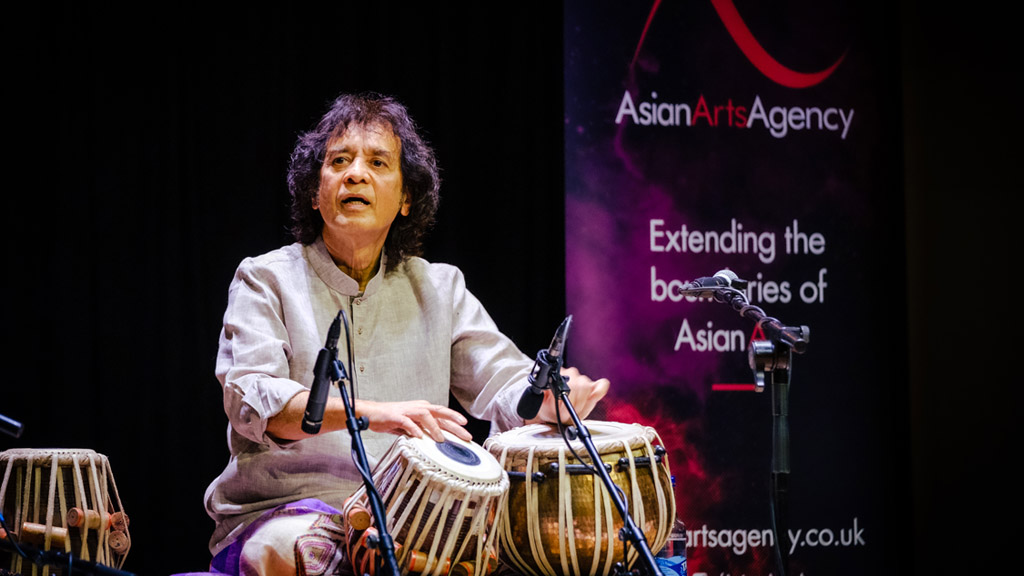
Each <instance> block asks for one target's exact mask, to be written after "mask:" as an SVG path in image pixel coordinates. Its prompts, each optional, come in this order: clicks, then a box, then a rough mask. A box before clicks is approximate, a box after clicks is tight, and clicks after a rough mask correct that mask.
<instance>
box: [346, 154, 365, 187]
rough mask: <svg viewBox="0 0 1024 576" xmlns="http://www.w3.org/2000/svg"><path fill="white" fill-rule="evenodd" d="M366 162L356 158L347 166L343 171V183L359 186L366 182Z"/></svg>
mask: <svg viewBox="0 0 1024 576" xmlns="http://www.w3.org/2000/svg"><path fill="white" fill-rule="evenodd" d="M368 168H369V167H368V166H367V164H366V160H364V159H362V158H359V157H356V158H355V159H354V160H352V163H351V164H349V166H348V170H346V171H345V183H346V184H361V183H365V182H366V174H367V170H368Z"/></svg>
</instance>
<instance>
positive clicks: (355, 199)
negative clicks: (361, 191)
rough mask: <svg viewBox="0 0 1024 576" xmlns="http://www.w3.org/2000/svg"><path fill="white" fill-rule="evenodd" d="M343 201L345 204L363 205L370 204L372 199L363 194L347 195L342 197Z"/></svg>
mask: <svg viewBox="0 0 1024 576" xmlns="http://www.w3.org/2000/svg"><path fill="white" fill-rule="evenodd" d="M341 203H342V204H343V205H345V206H353V205H362V206H369V205H370V201H369V200H367V199H366V198H363V197H362V196H346V197H344V198H342V199H341Z"/></svg>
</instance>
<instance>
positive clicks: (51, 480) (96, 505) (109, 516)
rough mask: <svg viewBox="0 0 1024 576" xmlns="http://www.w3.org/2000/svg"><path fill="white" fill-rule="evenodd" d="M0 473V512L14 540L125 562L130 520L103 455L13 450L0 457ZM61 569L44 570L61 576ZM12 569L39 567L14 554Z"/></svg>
mask: <svg viewBox="0 0 1024 576" xmlns="http://www.w3.org/2000/svg"><path fill="white" fill-rule="evenodd" d="M0 473H2V474H3V480H2V482H0V510H2V511H3V516H4V521H5V522H4V523H5V524H6V526H7V529H8V530H10V531H11V532H13V533H14V535H15V536H17V541H18V542H20V543H22V544H24V545H26V546H32V547H34V548H35V549H36V550H43V551H55V552H63V553H65V554H69V555H72V556H74V558H75V559H78V560H85V561H89V562H94V563H96V564H101V565H104V566H109V567H113V568H118V569H120V567H121V566H122V565H123V564H124V560H125V558H126V557H127V555H128V549H129V548H130V547H131V537H130V536H129V534H128V516H127V515H126V514H125V512H124V508H123V507H122V506H121V499H120V496H118V493H117V485H116V484H115V483H114V475H113V473H112V472H111V470H110V463H109V461H108V460H107V457H106V456H104V455H102V454H98V453H96V452H94V451H92V450H78V449H12V450H7V451H6V452H2V453H0ZM30 567H31V568H30ZM64 568H66V567H63V568H62V567H60V566H54V567H53V568H52V569H51V568H47V570H48V573H59V574H63V573H64ZM10 570H11V571H12V572H14V573H24V574H26V575H27V574H29V573H31V574H41V573H42V572H41V571H42V570H43V568H42V567H41V566H39V565H37V564H34V563H33V562H31V561H30V560H25V559H23V558H21V557H20V556H19V555H17V554H14V553H12V554H11V566H10Z"/></svg>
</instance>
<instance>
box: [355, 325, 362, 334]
mask: <svg viewBox="0 0 1024 576" xmlns="http://www.w3.org/2000/svg"><path fill="white" fill-rule="evenodd" d="M362 333H363V327H362V326H360V327H359V328H357V329H356V334H362Z"/></svg>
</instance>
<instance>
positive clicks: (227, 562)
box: [210, 498, 341, 576]
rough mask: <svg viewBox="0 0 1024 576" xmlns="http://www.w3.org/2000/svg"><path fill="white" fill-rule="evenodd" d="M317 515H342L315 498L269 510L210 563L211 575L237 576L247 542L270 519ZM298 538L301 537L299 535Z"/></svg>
mask: <svg viewBox="0 0 1024 576" xmlns="http://www.w3.org/2000/svg"><path fill="white" fill-rule="evenodd" d="M315 513H320V514H341V512H340V511H339V510H337V509H335V508H334V507H332V506H328V505H327V504H324V503H323V502H321V501H320V500H317V499H315V498H306V499H303V500H298V501H296V502H292V503H290V504H282V505H281V506H278V507H276V508H271V509H270V510H267V511H266V512H264V513H263V514H262V515H260V517H259V518H257V519H256V520H254V521H253V522H252V523H251V524H249V526H248V527H246V529H245V530H244V531H243V532H242V533H241V534H240V535H239V536H238V538H236V539H235V541H234V542H232V543H231V544H229V545H228V547H227V548H224V549H223V550H221V551H220V553H219V554H217V555H216V556H214V558H213V561H212V562H210V573H211V574H230V575H232V576H237V575H238V567H239V561H240V560H241V557H242V548H243V547H244V546H245V542H246V541H247V540H248V539H249V537H250V536H252V535H253V534H254V533H255V532H256V531H257V530H259V529H260V527H262V526H263V525H264V524H266V523H267V521H269V520H270V519H272V518H278V517H280V516H283V515H288V516H298V515H302V514H315ZM296 536H299V535H298V534H297V535H296Z"/></svg>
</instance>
